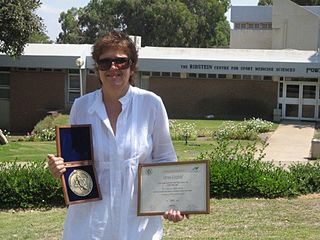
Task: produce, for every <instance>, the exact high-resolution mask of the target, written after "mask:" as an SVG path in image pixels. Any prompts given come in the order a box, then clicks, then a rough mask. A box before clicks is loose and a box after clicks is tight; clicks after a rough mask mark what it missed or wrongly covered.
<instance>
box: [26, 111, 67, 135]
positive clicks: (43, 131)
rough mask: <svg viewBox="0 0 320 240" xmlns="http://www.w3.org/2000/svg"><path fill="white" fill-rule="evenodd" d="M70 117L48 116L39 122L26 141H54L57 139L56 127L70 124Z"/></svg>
mask: <svg viewBox="0 0 320 240" xmlns="http://www.w3.org/2000/svg"><path fill="white" fill-rule="evenodd" d="M68 119H69V116H68V115H62V114H59V115H58V116H56V117H54V116H51V115H50V116H46V117H45V118H44V119H43V120H41V121H40V122H38V123H37V124H36V126H35V127H34V129H33V131H32V132H31V133H28V135H27V136H26V137H24V139H23V140H25V141H54V140H55V139H56V132H55V126H56V125H66V124H68Z"/></svg>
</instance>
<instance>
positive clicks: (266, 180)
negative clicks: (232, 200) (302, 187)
mask: <svg viewBox="0 0 320 240" xmlns="http://www.w3.org/2000/svg"><path fill="white" fill-rule="evenodd" d="M264 146H265V145H264ZM256 151H257V145H256V142H254V143H247V144H240V143H239V142H238V143H236V144H233V143H232V142H231V141H226V140H223V139H220V140H218V141H217V144H216V145H215V146H214V147H213V151H211V152H206V153H202V154H200V156H199V157H198V159H208V160H210V196H211V197H266V198H276V197H289V196H295V195H298V191H297V186H296V184H295V182H294V180H293V178H292V176H291V175H290V173H289V172H287V171H286V170H284V169H283V168H281V167H276V166H274V165H273V164H272V163H271V162H262V161H261V159H262V158H263V157H264V153H263V148H262V149H260V153H259V154H258V156H256V157H255V153H256Z"/></svg>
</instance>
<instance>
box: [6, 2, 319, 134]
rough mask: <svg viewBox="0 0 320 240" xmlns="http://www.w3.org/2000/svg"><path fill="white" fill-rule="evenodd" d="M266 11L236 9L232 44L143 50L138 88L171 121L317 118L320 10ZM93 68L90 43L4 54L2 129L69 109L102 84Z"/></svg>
mask: <svg viewBox="0 0 320 240" xmlns="http://www.w3.org/2000/svg"><path fill="white" fill-rule="evenodd" d="M241 8H243V10H241ZM261 9H262V8H261V7H259V6H257V7H250V11H249V10H248V7H232V9H231V10H232V12H231V20H232V21H233V22H234V24H235V27H234V29H233V30H232V34H231V41H232V44H235V45H233V48H232V49H204V48H202V49H201V48H164V47H142V48H139V72H138V74H137V78H136V83H137V85H138V86H140V87H142V88H145V89H149V90H151V91H153V92H155V93H157V94H158V95H160V96H161V97H162V99H163V101H164V103H165V106H166V108H167V111H168V115H169V117H170V118H198V119H199V118H200V119H201V118H205V116H208V115H213V116H214V117H215V118H216V119H243V118H250V117H259V118H263V119H268V120H279V119H296V120H319V119H320V108H319V104H320V94H319V92H320V84H319V80H320V54H319V35H320V33H319V32H320V27H319V26H320V17H319V14H318V10H319V8H318V7H312V8H309V7H300V6H298V5H296V4H294V3H292V2H291V1H289V0H274V6H273V7H272V8H271V7H266V8H265V9H267V10H266V11H262V10H261ZM310 9H311V10H310ZM246 12H247V13H249V12H250V14H242V15H241V13H246ZM279 13H281V14H279ZM270 17H271V18H270ZM244 28H245V29H244ZM247 28H252V29H247ZM254 28H256V29H254ZM257 29H259V30H257ZM237 31H238V32H237ZM301 33H302V34H303V35H302V36H303V37H304V38H305V40H304V41H303V40H302V37H300V34H301ZM298 35H299V36H298ZM306 36H307V37H306ZM142 40H143V39H142ZM134 41H135V42H136V44H137V46H140V41H141V39H140V38H139V37H134ZM246 43H249V44H248V45H247V46H245V47H246V49H243V47H244V44H246ZM253 48H255V49H253ZM79 58H81V60H82V61H79ZM77 59H78V61H77ZM77 63H78V65H79V66H78V65H77ZM79 63H83V65H81V64H79ZM94 68H95V66H94V62H93V60H92V58H91V45H73V44H61V45H60V44H29V45H27V46H26V49H25V53H24V55H23V56H21V57H20V59H17V60H13V59H11V58H10V57H8V56H6V55H4V54H2V55H1V54H0V128H5V129H10V130H11V131H12V132H21V133H25V132H27V131H30V130H32V129H33V126H34V125H35V124H36V123H37V122H38V121H39V120H40V119H41V118H43V117H44V116H46V115H48V113H49V112H50V111H68V109H69V108H70V106H71V104H72V102H73V101H74V99H75V98H76V97H79V96H80V90H81V89H82V92H83V93H87V92H90V91H93V90H95V89H97V88H99V87H100V83H99V81H98V80H97V77H96V75H95V70H94ZM80 79H82V82H81V81H80ZM81 83H82V84H81Z"/></svg>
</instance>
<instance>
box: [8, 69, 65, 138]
mask: <svg viewBox="0 0 320 240" xmlns="http://www.w3.org/2000/svg"><path fill="white" fill-rule="evenodd" d="M10 77H11V79H10V91H11V96H10V109H11V110H10V125H11V132H13V133H23V134H25V133H26V132H28V131H31V130H32V129H33V127H34V125H35V124H36V123H37V122H38V121H39V120H41V119H42V118H44V117H45V116H46V115H47V112H48V111H50V110H57V109H64V106H65V82H66V78H67V74H66V73H62V72H61V73H60V72H59V73H54V72H50V73H43V72H11V75H10Z"/></svg>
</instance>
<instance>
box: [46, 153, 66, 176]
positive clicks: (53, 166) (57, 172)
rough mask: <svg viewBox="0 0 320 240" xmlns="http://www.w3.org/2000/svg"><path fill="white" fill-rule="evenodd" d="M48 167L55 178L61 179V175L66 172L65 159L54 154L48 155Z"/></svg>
mask: <svg viewBox="0 0 320 240" xmlns="http://www.w3.org/2000/svg"><path fill="white" fill-rule="evenodd" d="M48 167H49V170H50V172H51V174H52V175H53V176H54V177H55V178H59V177H61V175H62V174H63V173H64V172H65V171H66V168H65V166H64V160H63V158H61V157H56V156H55V155H53V154H48Z"/></svg>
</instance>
